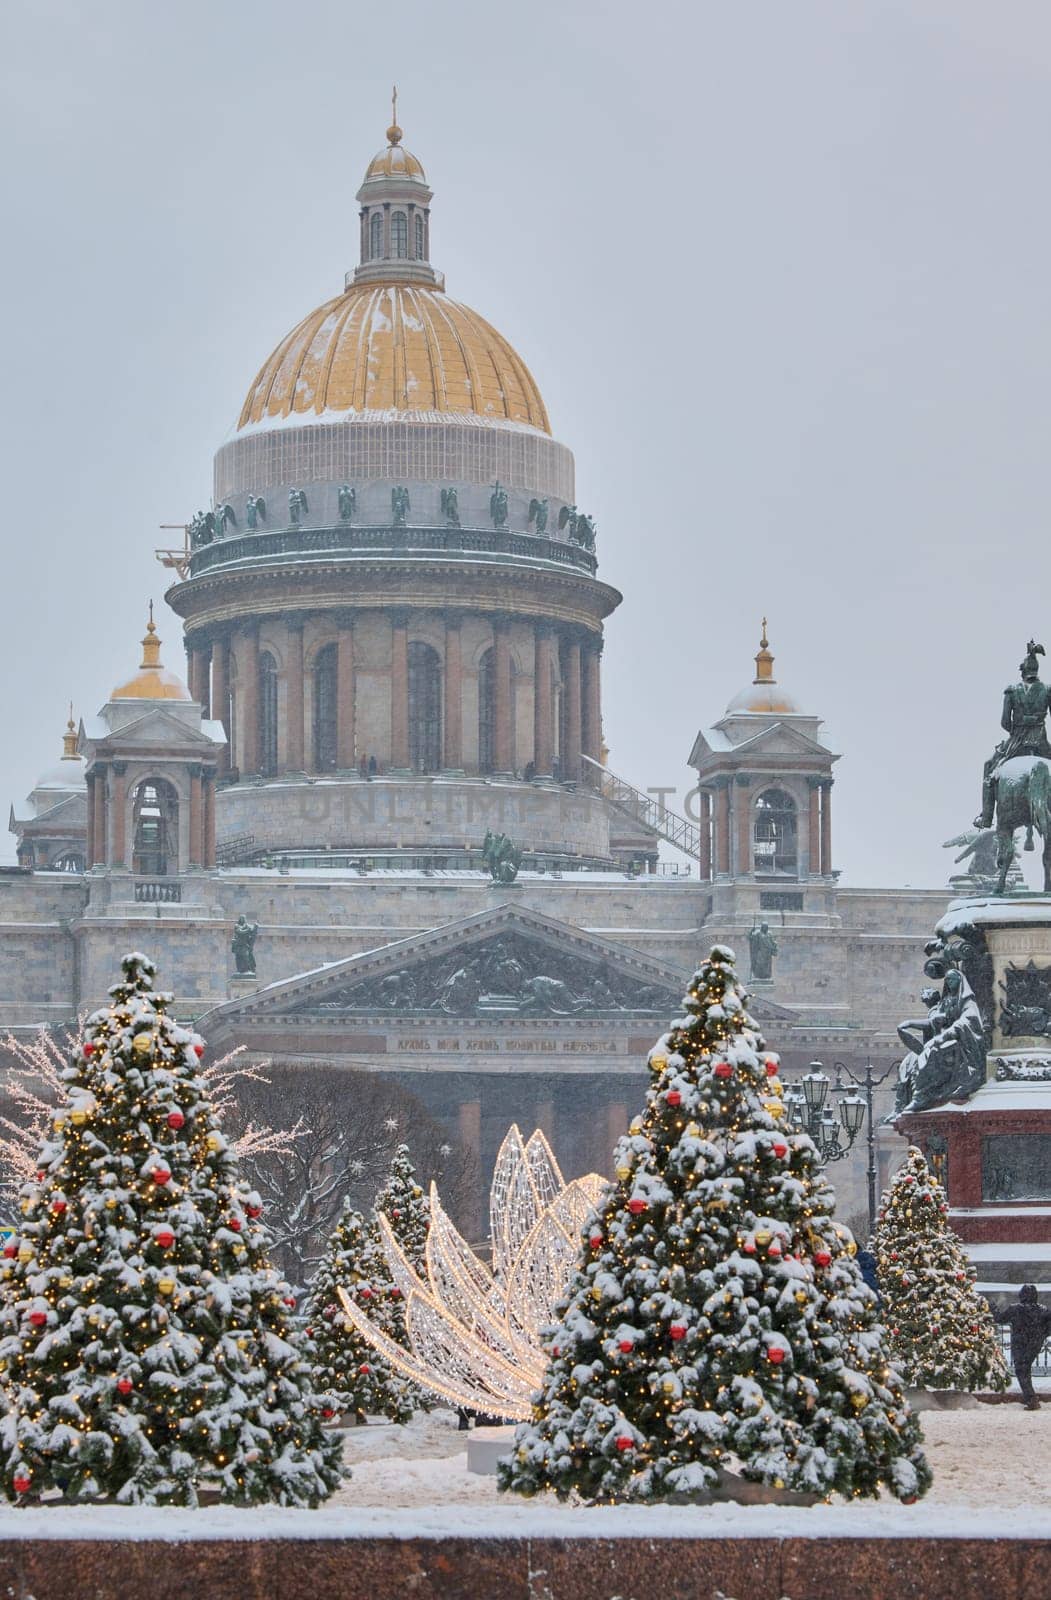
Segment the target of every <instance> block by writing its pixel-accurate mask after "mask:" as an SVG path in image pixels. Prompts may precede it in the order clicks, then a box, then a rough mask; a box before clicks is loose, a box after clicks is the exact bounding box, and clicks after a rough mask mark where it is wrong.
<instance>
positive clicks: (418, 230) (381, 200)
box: [347, 89, 445, 289]
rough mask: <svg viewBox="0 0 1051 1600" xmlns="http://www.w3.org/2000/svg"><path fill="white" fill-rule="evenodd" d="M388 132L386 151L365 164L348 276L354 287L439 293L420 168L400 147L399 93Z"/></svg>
mask: <svg viewBox="0 0 1051 1600" xmlns="http://www.w3.org/2000/svg"><path fill="white" fill-rule="evenodd" d="M392 106H393V114H392V118H391V125H390V127H389V128H388V129H387V148H386V149H385V150H381V151H380V152H379V154H378V155H375V156H373V158H372V160H371V161H370V162H369V164H368V168H367V170H366V172H365V177H364V180H363V182H362V185H361V188H360V189H359V190H358V193H357V199H358V203H359V204H360V206H361V264H360V265H359V266H358V267H357V268H356V270H355V271H354V272H352V273H351V272H348V273H347V288H348V289H349V288H350V286H351V285H352V284H355V283H391V282H394V283H423V284H428V285H430V287H432V288H438V289H442V288H444V286H445V280H444V278H443V277H442V274H441V273H439V272H435V270H434V268H433V267H432V266H431V263H430V243H431V241H430V234H431V199H432V191H431V189H430V187H429V186H428V183H427V174H426V173H425V172H424V170H423V164H422V162H421V161H419V160H418V159H417V157H416V156H414V155H413V154H412V152H411V150H406V148H405V146H404V145H403V144H402V142H401V141H402V131H401V129H400V128H399V126H398V91H397V89H395V90H394V93H393V97H392Z"/></svg>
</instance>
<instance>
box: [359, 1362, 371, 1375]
mask: <svg viewBox="0 0 1051 1600" xmlns="http://www.w3.org/2000/svg"><path fill="white" fill-rule="evenodd" d="M358 1371H359V1372H362V1373H369V1372H371V1371H372V1368H371V1367H370V1366H369V1364H368V1362H367V1361H363V1362H362V1363H361V1366H360V1367H359V1368H358Z"/></svg>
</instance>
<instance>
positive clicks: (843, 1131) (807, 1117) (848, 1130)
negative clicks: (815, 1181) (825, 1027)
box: [785, 1061, 894, 1235]
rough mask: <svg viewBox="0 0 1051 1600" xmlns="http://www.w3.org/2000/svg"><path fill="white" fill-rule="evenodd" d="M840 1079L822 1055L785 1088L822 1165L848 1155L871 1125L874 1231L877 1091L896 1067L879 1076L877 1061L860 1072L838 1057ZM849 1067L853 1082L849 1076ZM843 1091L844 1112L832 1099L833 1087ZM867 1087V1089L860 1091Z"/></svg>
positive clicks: (798, 1123) (794, 1118)
mask: <svg viewBox="0 0 1051 1600" xmlns="http://www.w3.org/2000/svg"><path fill="white" fill-rule="evenodd" d="M832 1065H833V1068H834V1069H835V1074H836V1081H835V1083H834V1084H833V1083H831V1082H830V1080H829V1077H828V1074H827V1073H826V1072H825V1069H824V1067H823V1066H822V1065H821V1062H820V1061H812V1062H811V1063H810V1070H809V1071H808V1072H806V1073H804V1075H803V1077H802V1079H801V1081H800V1082H799V1083H794V1084H792V1085H790V1087H789V1088H787V1089H786V1090H785V1104H786V1105H787V1107H788V1114H789V1117H790V1118H791V1120H792V1124H793V1126H794V1127H796V1128H798V1129H799V1130H800V1131H801V1132H803V1133H808V1134H809V1135H810V1137H811V1138H812V1139H813V1141H814V1143H815V1144H816V1146H817V1149H818V1154H819V1156H820V1157H821V1162H822V1165H826V1164H827V1163H828V1162H830V1161H842V1160H843V1157H844V1156H848V1155H849V1154H850V1152H851V1150H853V1148H854V1145H855V1144H856V1143H857V1138H858V1134H859V1133H860V1132H861V1130H862V1128H863V1127H865V1128H866V1135H865V1138H866V1143H867V1145H868V1157H869V1164H868V1174H867V1176H868V1190H869V1234H870V1235H871V1233H872V1230H873V1229H874V1228H875V1226H876V1122H875V1117H874V1114H873V1095H874V1093H875V1091H876V1090H877V1089H878V1088H879V1086H880V1084H881V1083H882V1082H883V1081H884V1079H885V1078H887V1077H888V1076H889V1075H890V1073H891V1072H893V1070H894V1068H893V1067H892V1066H891V1067H888V1068H887V1071H886V1072H884V1073H881V1074H880V1075H879V1077H877V1076H876V1074H875V1073H874V1072H873V1070H872V1063H871V1061H867V1062H866V1063H865V1074H864V1076H863V1077H858V1075H857V1073H856V1072H853V1071H852V1070H851V1068H850V1067H848V1066H847V1065H846V1063H845V1062H844V1061H834V1062H833V1063H832ZM844 1073H846V1075H847V1077H848V1078H849V1080H850V1082H849V1083H844V1082H843V1074H844ZM830 1090H831V1091H832V1092H833V1093H834V1094H836V1095H838V1097H839V1100H838V1105H837V1107H836V1110H838V1113H839V1115H838V1117H837V1115H836V1111H834V1110H833V1109H832V1106H831V1105H830V1104H827V1103H826V1102H827V1101H828V1097H829V1091H830ZM859 1090H863V1091H864V1092H863V1094H861V1093H859V1092H858V1091H859Z"/></svg>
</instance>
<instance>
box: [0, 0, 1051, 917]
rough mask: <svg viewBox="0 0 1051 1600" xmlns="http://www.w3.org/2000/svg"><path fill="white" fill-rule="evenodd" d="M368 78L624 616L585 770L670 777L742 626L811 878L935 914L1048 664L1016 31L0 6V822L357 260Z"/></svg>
mask: <svg viewBox="0 0 1051 1600" xmlns="http://www.w3.org/2000/svg"><path fill="white" fill-rule="evenodd" d="M394 79H396V80H397V82H398V85H399V89H400V95H401V98H400V103H399V120H400V121H401V123H402V126H403V127H404V129H405V142H406V144H407V146H408V147H409V148H410V149H412V150H413V151H414V152H415V153H416V154H417V155H419V156H420V158H421V159H422V160H423V162H424V164H425V166H426V170H427V173H428V177H429V179H430V181H431V183H432V185H433V187H434V190H435V200H434V207H433V226H432V258H433V260H434V261H435V264H436V265H437V266H438V267H439V268H441V269H442V270H444V271H445V273H446V278H447V285H448V289H449V292H450V293H451V294H452V295H454V296H455V297H456V298H457V299H461V300H464V301H465V302H466V303H467V304H468V305H471V306H473V307H475V308H476V309H477V310H478V311H480V312H481V313H482V314H483V315H484V316H485V317H487V318H488V319H489V320H490V321H492V322H494V323H495V325H496V326H497V327H498V328H499V329H501V331H502V332H503V333H505V334H506V335H507V337H508V338H510V340H511V341H512V343H513V344H514V345H515V346H516V347H517V349H518V350H519V351H520V352H521V354H522V356H523V357H524V358H525V360H526V361H527V362H528V364H529V365H530V367H531V368H532V370H533V373H534V375H535V377H536V379H537V381H538V383H539V385H540V388H541V392H542V393H543V395H544V397H545V399H546V401H547V405H548V410H549V412H550V415H551V420H552V426H553V429H554V432H555V434H556V436H557V437H558V438H560V439H562V440H564V441H565V442H566V443H567V444H569V445H570V446H571V448H572V449H573V450H574V452H575V454H576V460H577V484H578V497H579V500H580V503H581V505H582V507H583V508H584V509H586V510H588V511H591V512H592V513H593V514H594V515H595V517H596V518H597V521H598V527H599V540H600V546H599V553H600V558H601V566H600V574H601V576H602V577H603V578H604V579H606V580H607V581H608V582H611V583H613V584H615V585H616V586H617V587H618V588H619V589H620V590H621V591H622V592H623V594H624V603H623V605H622V606H621V607H620V609H619V611H618V612H617V613H616V614H615V616H614V617H613V618H612V619H611V621H610V622H609V624H608V626H607V644H606V653H605V697H604V698H605V717H606V733H607V739H608V742H609V745H610V763H611V765H612V766H613V768H614V769H615V770H617V771H618V772H621V773H622V774H624V775H625V776H627V777H629V778H631V779H633V780H634V781H635V782H636V783H638V784H640V785H642V786H645V785H648V784H665V785H671V784H676V785H679V786H681V788H682V789H685V788H686V787H687V786H688V778H689V775H688V772H687V769H686V765H685V759H686V756H687V754H688V753H689V750H690V746H691V744H692V741H693V737H694V734H695V732H696V730H697V728H698V727H699V726H708V725H709V724H710V723H711V722H712V721H714V720H715V719H716V718H717V717H718V716H719V715H720V714H721V713H722V710H723V708H724V706H725V704H726V702H727V700H728V699H729V698H730V696H731V695H732V694H734V693H735V692H736V691H737V690H738V689H739V688H740V687H741V686H742V684H744V683H745V682H747V681H749V679H750V677H751V675H752V671H753V667H752V656H753V654H754V652H755V650H756V647H757V635H758V624H759V619H760V617H761V616H762V615H763V613H764V612H765V613H766V614H768V615H769V617H770V635H771V642H772V646H773V648H774V650H775V652H776V656H777V675H778V678H779V680H780V681H781V682H782V683H783V684H784V685H785V686H786V687H787V688H788V689H789V690H790V691H791V692H792V693H793V694H795V695H796V697H797V698H798V699H799V700H801V701H802V702H803V705H804V708H805V709H807V710H813V711H815V712H817V713H819V714H820V715H822V716H823V717H824V718H825V719H826V721H827V724H828V727H829V729H830V730H831V732H832V733H833V735H834V737H835V740H836V748H837V749H838V750H840V751H841V752H842V757H843V758H842V761H841V762H840V763H839V765H838V767H837V779H838V781H837V786H836V790H835V805H834V832H835V852H834V853H835V860H836V865H837V866H839V867H840V868H842V870H843V876H844V881H846V882H848V883H853V884H902V883H910V884H913V885H921V884H923V885H931V886H934V885H938V884H941V883H943V882H944V881H945V878H946V876H947V866H948V853H947V852H945V851H943V850H941V848H940V846H941V842H942V841H943V840H944V839H946V838H948V837H949V835H950V834H952V833H955V832H956V831H958V830H959V829H960V828H962V827H964V826H965V825H966V824H967V822H968V819H969V818H971V817H972V816H973V815H974V813H975V810H976V808H977V804H978V799H979V784H980V773H981V764H982V761H983V759H984V757H985V756H986V755H987V754H988V752H989V751H990V749H991V748H992V746H993V745H994V743H995V742H996V740H997V738H998V736H999V733H998V719H999V710H1000V693H1001V690H1002V688H1003V686H1004V684H1005V683H1006V682H1007V681H1008V680H1009V679H1010V678H1011V677H1012V676H1013V675H1014V673H1015V669H1016V667H1017V664H1018V662H1019V661H1020V659H1021V655H1022V652H1023V647H1024V645H1025V641H1026V639H1027V638H1028V637H1029V635H1030V634H1034V635H1035V636H1036V637H1037V638H1038V639H1041V640H1043V641H1044V642H1046V643H1047V644H1048V646H1049V648H1051V599H1049V584H1048V576H1049V562H1048V554H1047V551H1048V538H1049V533H1051V504H1049V502H1051V494H1049V488H1051V485H1049V475H1051V451H1049V447H1048V446H1049V420H1051V418H1049V413H1051V394H1049V379H1051V328H1049V319H1048V296H1049V294H1051V224H1049V215H1048V212H1049V202H1048V194H1047V169H1048V153H1049V148H1051V138H1049V134H1051V8H1049V7H1048V6H1047V4H1046V0H1000V3H999V4H995V5H992V4H989V3H988V0H981V3H976V0H901V3H894V0H884V3H875V0H872V3H865V0H791V3H787V4H786V3H785V0H765V3H748V0H737V3H727V0H719V3H715V4H713V3H710V0H690V3H688V4H668V3H663V0H655V3H651V4H648V5H646V6H640V5H638V4H637V3H636V4H632V5H625V4H616V5H611V4H606V5H595V6H587V5H583V4H580V3H578V0H577V3H575V0H568V3H567V0H530V3H529V4H523V5H507V4H504V5H497V4H494V3H493V0H489V3H486V4H465V3H463V0H449V3H448V4H446V5H442V6H438V5H435V4H434V3H433V0H427V3H419V0H401V3H400V4H399V5H398V6H396V7H391V6H376V5H370V6H367V7H366V6H361V5H356V4H353V3H350V4H348V3H347V0H340V3H336V0H295V3H292V0H282V3H278V0H205V3H198V0H179V4H177V5H165V6H162V5H159V4H151V3H145V0H135V3H132V0H125V3H122V0H94V3H93V4H91V5H90V6H85V5H83V4H80V3H78V4H72V3H48V0H4V3H3V5H2V7H0V134H2V145H0V148H2V149H3V152H4V158H3V163H2V168H3V171H2V194H0V198H2V215H3V220H4V235H5V246H4V249H3V251H2V252H0V308H2V310H0V315H2V318H3V341H4V343H3V355H2V366H3V376H4V382H3V384H2V386H0V451H2V461H0V466H2V472H0V493H2V503H3V517H2V526H3V538H4V553H5V561H4V568H3V570H4V575H5V578H6V590H5V605H4V618H5V626H4V628H3V631H2V635H0V671H2V680H0V681H2V683H3V690H4V699H3V740H2V750H3V761H2V763H0V773H2V778H3V783H2V784H0V797H2V799H3V803H4V804H5V805H6V803H7V800H8V799H9V798H10V799H14V800H15V801H16V802H17V803H21V800H22V797H23V795H24V794H25V793H26V792H27V790H28V789H29V788H30V786H31V784H32V782H33V779H34V777H35V775H36V774H37V773H38V772H39V771H40V770H41V769H42V768H43V767H45V766H47V765H49V764H50V763H51V762H53V761H54V760H55V759H56V758H57V755H58V753H59V750H60V735H61V731H62V726H63V723H64V720H65V714H66V711H65V708H66V703H67V702H68V700H69V699H70V697H72V698H73V700H74V702H75V706H76V710H77V713H78V715H79V714H87V713H90V712H92V711H94V710H95V709H97V707H98V706H99V705H100V704H102V703H103V702H104V701H105V699H106V698H107V695H108V692H109V690H110V688H111V686H112V685H113V683H114V682H115V681H117V680H118V679H119V678H120V677H121V676H122V675H124V674H126V673H127V672H129V671H130V670H131V669H132V668H133V667H134V665H135V664H136V661H137V650H138V644H137V641H138V639H139V638H140V637H141V634H142V629H143V621H144V613H145V606H146V601H147V599H148V598H149V597H150V596H151V595H154V596H156V597H157V598H158V599H159V598H160V596H161V594H162V592H163V589H164V587H165V584H164V575H163V574H162V572H161V570H160V568H158V567H157V565H156V563H155V561H154V558H153V550H154V547H155V546H156V545H157V544H158V543H162V542H164V539H165V538H166V537H167V536H165V535H162V534H160V532H159V530H158V524H160V523H164V522H183V521H185V520H186V519H187V518H188V517H189V516H190V515H191V514H192V513H193V511H194V510H196V509H197V508H198V507H200V506H202V505H204V504H205V503H206V502H207V501H208V498H209V493H210V487H211V458H212V454H213V451H214V450H215V448H216V446H217V445H218V444H220V443H221V442H222V441H223V439H224V438H225V437H226V436H227V434H228V432H229V430H230V428H231V426H232V424H233V422H234V420H235V419H236V416H237V413H238V410H239V408H240V405H241V402H242V400H243V397H244V394H245V391H246V390H247V388H248V385H249V383H250V381H251V379H252V377H253V376H254V374H255V372H256V370H257V368H258V367H259V365H260V364H261V363H262V361H263V359H264V358H265V357H266V355H267V354H268V353H269V351H270V350H271V349H272V347H273V346H274V345H275V344H276V342H277V341H278V339H279V338H280V337H281V336H282V335H283V334H284V333H285V332H287V331H288V329H289V328H290V327H291V326H292V325H293V324H294V323H295V322H296V321H297V320H298V319H299V318H300V317H301V316H302V315H303V314H305V313H306V312H307V311H308V310H310V309H311V308H312V307H313V306H315V305H317V304H319V303H320V302H321V301H322V300H324V299H326V298H328V297H329V296H330V295H331V294H333V293H335V292H336V291H337V290H338V289H339V288H340V287H341V285H342V281H343V273H344V271H345V270H346V269H347V268H348V267H350V266H353V265H354V264H355V262H356V255H357V250H356V240H357V231H358V230H357V221H356V206H355V201H354V193H355V190H356V189H357V187H358V184H359V183H360V180H361V176H362V173H363V171H364V168H365V165H366V163H367V161H368V159H369V158H370V156H371V155H372V154H373V153H374V152H375V151H376V150H377V149H379V148H380V147H381V146H382V145H383V144H384V143H385V140H384V130H385V128H386V126H387V123H388V121H389V112H390V105H389V88H390V83H391V81H392V80H394ZM161 621H162V629H161V631H162V633H163V634H164V636H165V652H166V659H167V661H168V662H169V663H170V664H171V665H173V666H176V667H178V668H180V669H181V667H182V663H183V658H182V648H181V644H180V643H179V636H178V629H177V625H176V622H175V619H174V618H173V617H172V616H171V614H170V613H166V612H164V611H163V609H162V611H161ZM8 854H10V847H9V849H8Z"/></svg>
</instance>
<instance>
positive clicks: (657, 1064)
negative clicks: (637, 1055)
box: [650, 1056, 668, 1072]
mask: <svg viewBox="0 0 1051 1600" xmlns="http://www.w3.org/2000/svg"><path fill="white" fill-rule="evenodd" d="M667 1065H668V1057H667V1056H650V1071H651V1072H663V1071H664V1069H665V1067H666V1066H667Z"/></svg>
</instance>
